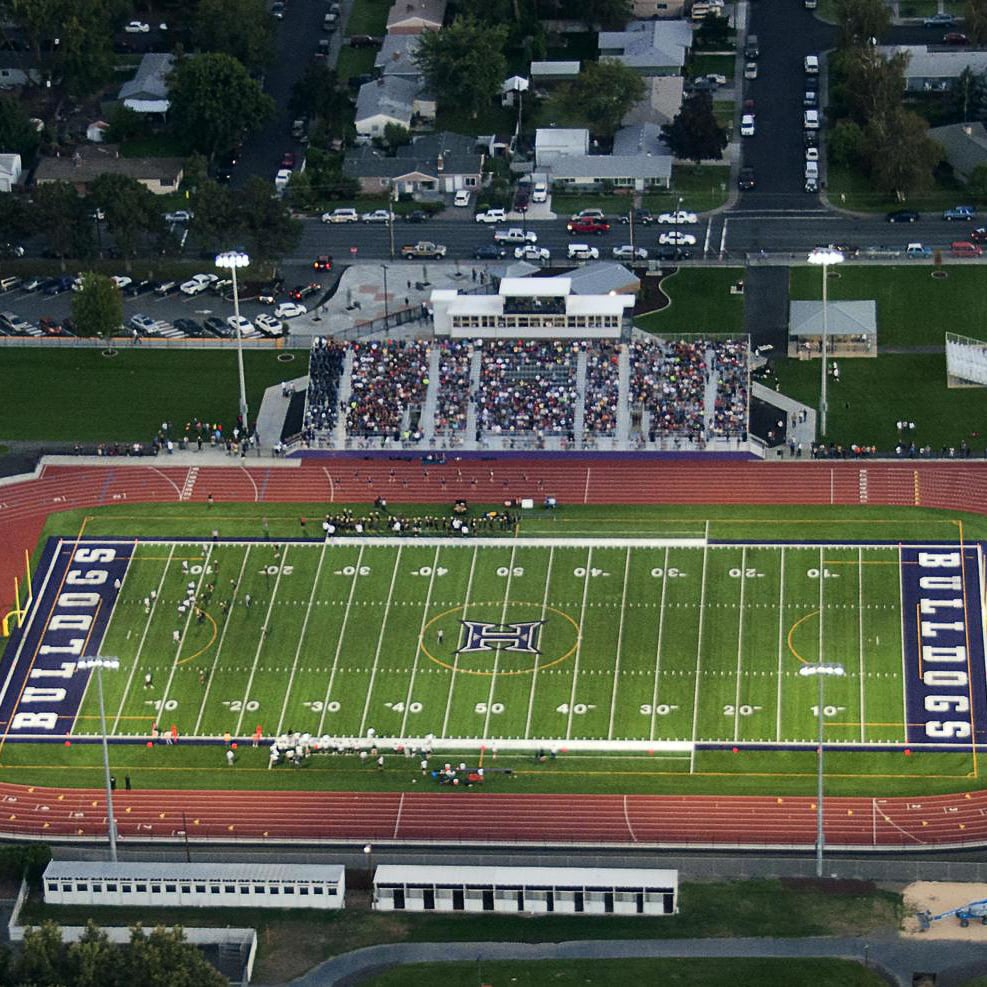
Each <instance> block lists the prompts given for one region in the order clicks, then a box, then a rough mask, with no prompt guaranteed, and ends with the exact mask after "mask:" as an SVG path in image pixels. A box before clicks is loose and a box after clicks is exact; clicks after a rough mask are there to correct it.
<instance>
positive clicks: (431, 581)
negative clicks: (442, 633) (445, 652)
mask: <svg viewBox="0 0 987 987" xmlns="http://www.w3.org/2000/svg"><path fill="white" fill-rule="evenodd" d="M438 567H439V546H438V545H436V546H435V555H433V556H432V571H431V572H430V573H429V576H428V589H427V590H426V592H425V605H424V606H423V607H422V619H421V623H420V624H419V625H418V644H417V647H416V648H415V660H414V661H413V662H412V665H411V676H410V678H409V679H408V696H407V699H406V700H405V703H404V713H403V715H402V716H401V733H400V735H399V736H401V737H406V736H407V735H408V734H407V730H408V713H409V712H410V708H411V696H412V693H413V692H414V689H415V676H416V675H417V674H418V657H419V655H420V654H421V653H422V637H423V636H424V634H425V624H426V623H427V621H428V608H429V606H430V605H431V602H432V589H433V587H434V586H435V570H436V569H438Z"/></svg>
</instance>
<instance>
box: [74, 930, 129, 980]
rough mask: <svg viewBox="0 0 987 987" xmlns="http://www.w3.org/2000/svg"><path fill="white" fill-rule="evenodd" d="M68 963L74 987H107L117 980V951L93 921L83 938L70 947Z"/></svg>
mask: <svg viewBox="0 0 987 987" xmlns="http://www.w3.org/2000/svg"><path fill="white" fill-rule="evenodd" d="M67 962H68V966H69V968H70V969H71V971H72V983H73V984H74V987H107V985H109V984H112V983H113V982H114V980H115V979H116V977H115V976H114V968H115V967H116V965H117V951H116V949H115V948H114V947H113V946H112V945H110V940H109V937H108V936H107V935H106V933H105V932H104V931H103V930H102V929H100V928H99V926H98V925H96V923H95V922H94V921H93V920H92V919H90V920H89V921H88V922H87V923H86V929H85V931H84V932H83V933H82V936H81V938H80V939H79V940H78V941H77V942H74V943H72V945H71V946H69V948H68V956H67Z"/></svg>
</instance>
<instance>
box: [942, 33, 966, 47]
mask: <svg viewBox="0 0 987 987" xmlns="http://www.w3.org/2000/svg"><path fill="white" fill-rule="evenodd" d="M942 43H943V44H944V45H958V46H960V45H968V44H969V43H970V39H969V38H968V37H967V36H966V35H965V34H961V33H960V32H959V31H949V32H947V33H946V34H944V35H943V36H942Z"/></svg>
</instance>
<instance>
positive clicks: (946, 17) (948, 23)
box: [922, 11, 956, 27]
mask: <svg viewBox="0 0 987 987" xmlns="http://www.w3.org/2000/svg"><path fill="white" fill-rule="evenodd" d="M955 23H956V18H955V17H953V15H952V14H947V13H945V12H944V11H943V12H940V13H938V14H932V15H931V16H929V17H926V18H925V20H923V21H922V25H923V26H924V27H952V26H953V25H954V24H955Z"/></svg>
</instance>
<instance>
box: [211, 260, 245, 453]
mask: <svg viewBox="0 0 987 987" xmlns="http://www.w3.org/2000/svg"><path fill="white" fill-rule="evenodd" d="M249 263H250V258H249V257H248V256H247V255H246V254H245V253H243V252H242V251H240V250H227V251H226V252H225V253H222V254H217V255H216V266H217V267H221V268H223V269H224V270H227V271H229V272H230V277H231V278H232V279H233V314H234V315H235V316H236V362H237V368H238V370H239V371H240V428H241V429H243V434H244V436H247V435H249V434H250V426H249V423H248V421H247V382H246V380H245V379H244V376H243V330H242V329H241V328H240V295H239V292H238V290H237V283H236V272H237V268H240V267H246V266H247V265H248V264H249Z"/></svg>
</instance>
